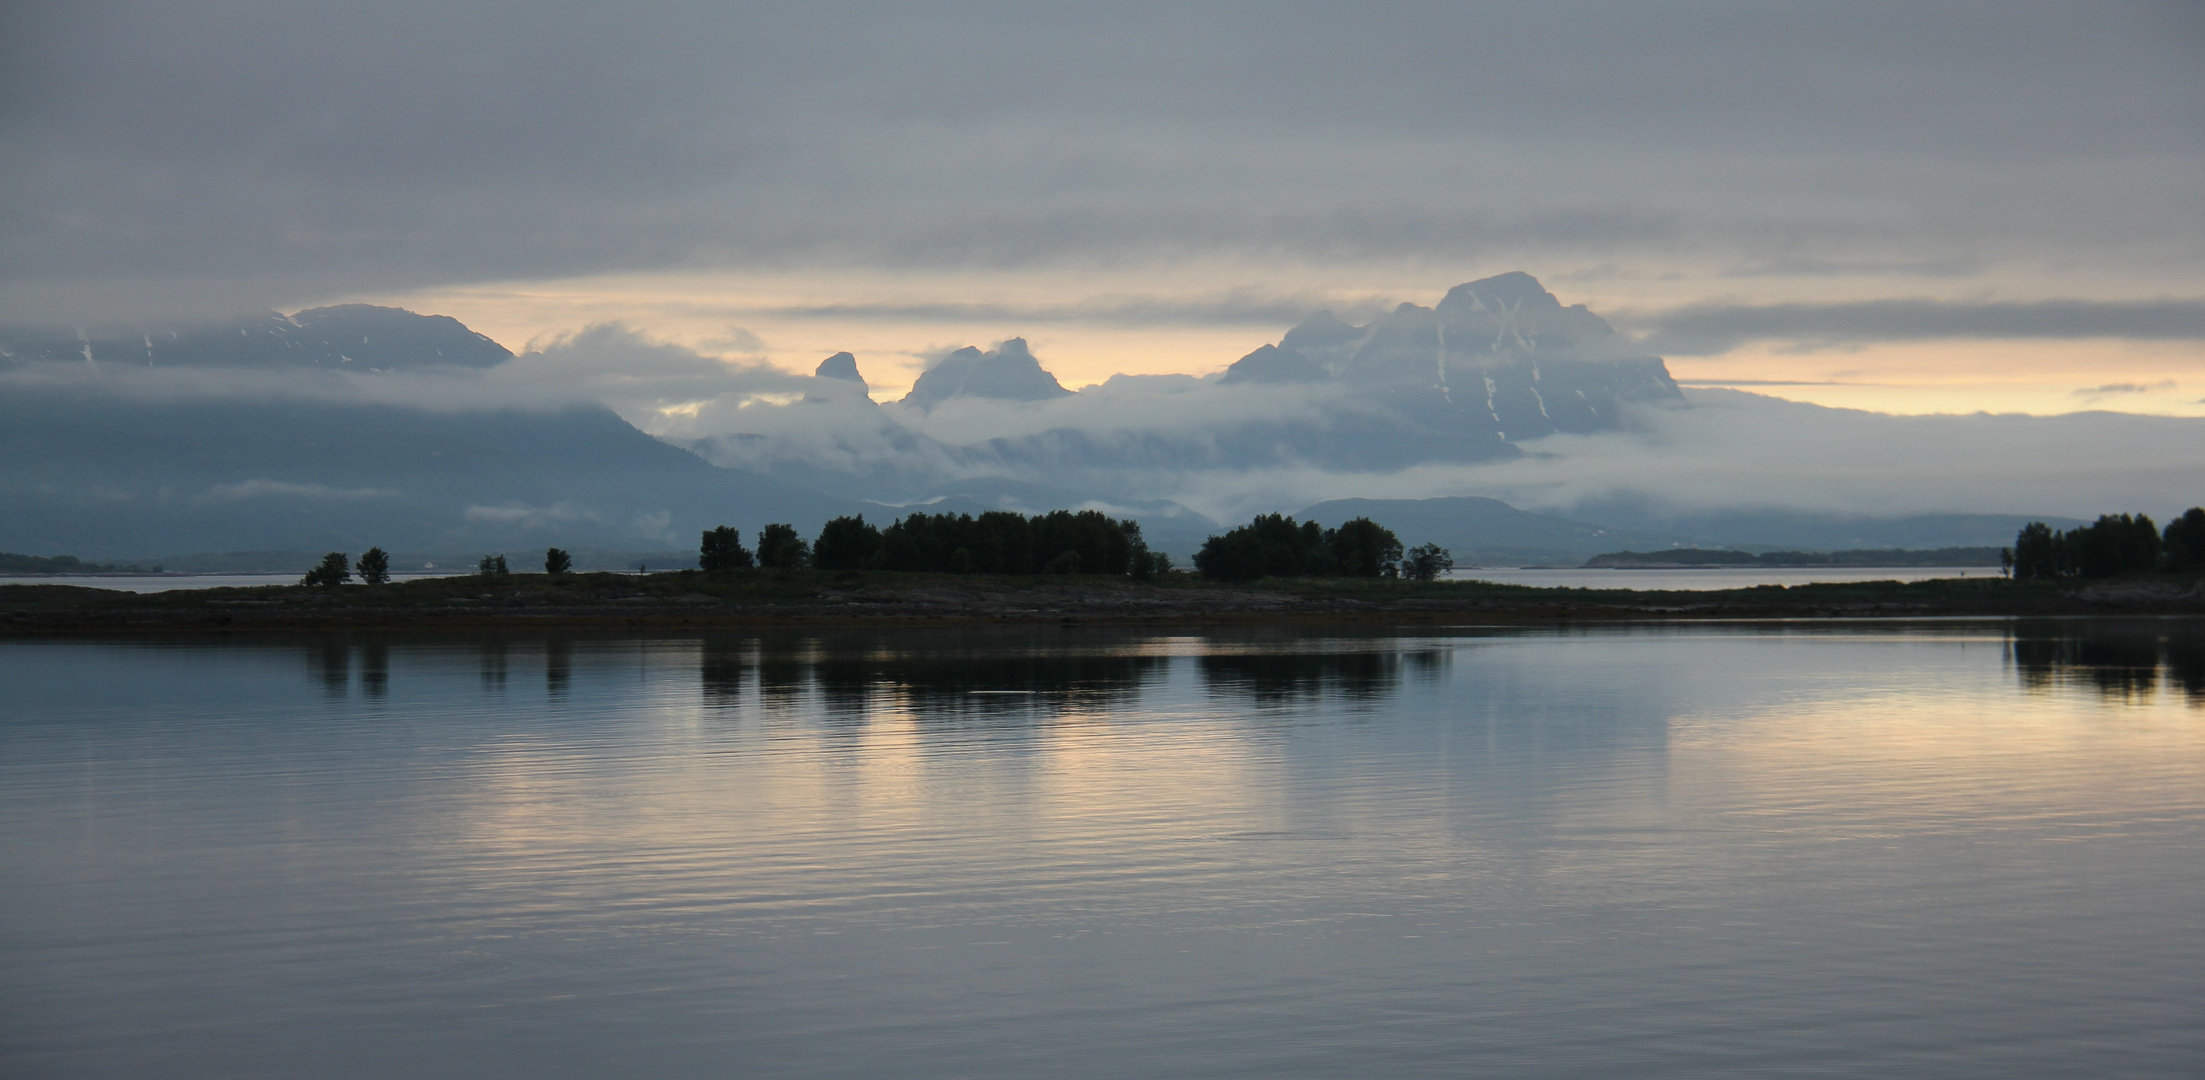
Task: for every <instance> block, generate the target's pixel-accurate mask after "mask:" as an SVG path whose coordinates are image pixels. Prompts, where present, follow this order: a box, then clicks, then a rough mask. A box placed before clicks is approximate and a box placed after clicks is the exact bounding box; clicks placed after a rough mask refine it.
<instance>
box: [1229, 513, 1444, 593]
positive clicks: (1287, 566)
mask: <svg viewBox="0 0 2205 1080" xmlns="http://www.w3.org/2000/svg"><path fill="white" fill-rule="evenodd" d="M1400 560H1401V540H1400V539H1399V538H1398V537H1396V536H1394V534H1393V531H1392V530H1391V529H1388V528H1386V527H1385V526H1383V525H1380V524H1378V523H1377V522H1375V521H1372V520H1371V519H1369V518H1356V519H1354V520H1352V521H1348V522H1345V523H1342V524H1341V526H1340V527H1339V528H1337V529H1327V528H1325V527H1324V526H1322V525H1319V524H1317V523H1316V522H1314V521H1305V522H1302V523H1300V524H1298V525H1297V524H1295V522H1294V519H1293V518H1290V517H1287V516H1285V515H1284V514H1258V515H1257V516H1256V518H1255V520H1253V521H1250V522H1249V523H1248V524H1246V525H1243V526H1241V527H1239V528H1237V529H1232V530H1230V531H1228V532H1226V533H1224V534H1223V535H1221V536H1213V537H1210V538H1209V539H1208V540H1205V541H1203V543H1202V550H1200V551H1197V552H1195V554H1194V566H1195V569H1197V570H1200V571H1201V572H1202V576H1204V577H1207V578H1212V579H1215V580H1218V581H1254V580H1256V579H1257V578H1264V577H1312V576H1314V577H1332V576H1338V575H1346V576H1348V577H1392V576H1394V575H1395V574H1397V573H1399V572H1400Z"/></svg>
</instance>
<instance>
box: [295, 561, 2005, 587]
mask: <svg viewBox="0 0 2205 1080" xmlns="http://www.w3.org/2000/svg"><path fill="white" fill-rule="evenodd" d="M1447 576H1448V577H1449V578H1451V579H1454V580H1456V581H1490V582H1493V583H1494V584H1497V585H1530V586H1534V587H1537V588H1542V589H1639V590H1653V589H1674V590H1678V591H1682V592H1709V591H1712V590H1715V589H1750V588H1753V587H1754V586H1756V585H1784V586H1792V585H1818V584H1835V583H1843V582H1856V581H1935V580H1938V579H1942V578H1963V577H1967V578H1992V577H1998V576H2000V575H1999V571H1998V567H1995V566H1882V567H1877V566H1755V567H1714V568H1700V569H1667V568H1659V569H1656V568H1648V569H1639V568H1632V569H1620V568H1613V567H1583V566H1522V567H1515V566H1479V567H1466V568H1464V569H1461V570H1454V571H1451V572H1449V573H1448V575H1447ZM285 584H289V582H285Z"/></svg>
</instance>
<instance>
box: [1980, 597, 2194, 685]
mask: <svg viewBox="0 0 2205 1080" xmlns="http://www.w3.org/2000/svg"><path fill="white" fill-rule="evenodd" d="M2010 641H2011V646H2010V647H2011V651H2012V659H2013V664H2014V668H2015V670H2017V671H2018V672H2020V675H2021V682H2022V685H2024V686H2027V687H2028V688H2030V689H2031V690H2036V691H2048V690H2051V689H2053V688H2055V687H2059V686H2070V685H2082V686H2091V687H2095V688H2096V689H2097V690H2098V692H2100V693H2102V694H2104V695H2105V696H2107V697H2110V698H2120V699H2123V700H2146V699H2149V698H2151V697H2152V696H2153V695H2154V694H2155V693H2157V692H2158V691H2159V688H2160V684H2161V682H2162V681H2164V682H2165V683H2166V684H2167V685H2168V686H2169V688H2170V689H2172V690H2173V691H2175V692H2178V693H2180V694H2182V695H2183V696H2184V697H2186V698H2187V699H2188V700H2189V701H2190V703H2191V704H2193V705H2199V706H2205V625H2201V624H2199V623H2198V622H2197V621H2195V620H2188V619H2151V620H2111V619H2045V620H2034V621H2032V620H2023V621H2020V622H2016V623H2015V624H2014V625H2013V629H2012V633H2011V638H2010Z"/></svg>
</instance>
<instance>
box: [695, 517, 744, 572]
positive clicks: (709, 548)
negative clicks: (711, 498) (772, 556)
mask: <svg viewBox="0 0 2205 1080" xmlns="http://www.w3.org/2000/svg"><path fill="white" fill-rule="evenodd" d="M749 565H750V549H749V548H746V547H744V546H743V534H741V533H739V532H736V531H735V529H734V528H733V527H732V526H727V525H722V526H719V527H718V528H713V529H706V530H705V531H704V540H703V541H702V542H701V543H699V544H698V545H697V569H699V570H704V571H716V570H741V569H744V568H746V567H748V566H749Z"/></svg>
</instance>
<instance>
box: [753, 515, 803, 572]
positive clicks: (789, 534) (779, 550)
mask: <svg viewBox="0 0 2205 1080" xmlns="http://www.w3.org/2000/svg"><path fill="white" fill-rule="evenodd" d="M811 559H812V546H811V545H810V544H807V543H805V542H804V538H803V537H801V536H798V535H796V526H794V525H768V526H766V527H765V528H763V529H760V530H758V565H760V566H763V567H767V568H769V569H783V568H788V567H797V566H803V565H805V564H807V563H809V562H811Z"/></svg>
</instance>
